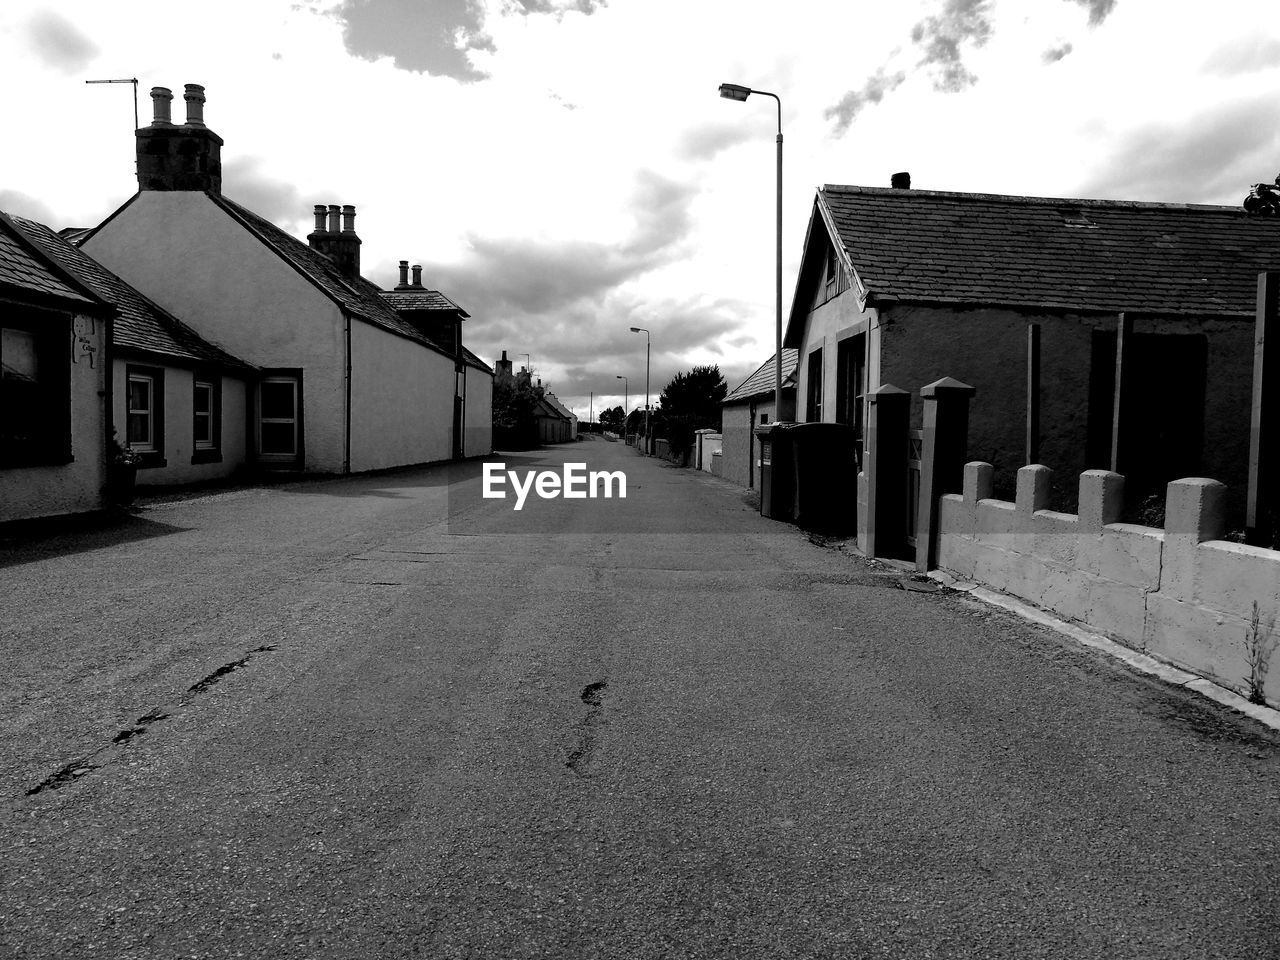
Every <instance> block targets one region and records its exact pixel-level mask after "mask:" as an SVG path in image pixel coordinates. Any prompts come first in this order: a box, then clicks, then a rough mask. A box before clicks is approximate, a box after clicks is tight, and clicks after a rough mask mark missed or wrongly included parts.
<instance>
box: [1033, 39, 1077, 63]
mask: <svg viewBox="0 0 1280 960" xmlns="http://www.w3.org/2000/svg"><path fill="white" fill-rule="evenodd" d="M1073 49H1074V47H1072V45H1071V44H1069V43H1060V44H1058V45H1057V46H1056V47H1050V48H1049V49H1048V50H1046V51H1045V52H1044V53H1042V54H1041V55H1040V59H1041V60H1042V61H1043V62H1045V63H1057V62H1058V61H1059V60H1061V59H1062V58H1063V57H1065V56H1066V55H1067V54H1069V53H1070V52H1071V51H1072V50H1073Z"/></svg>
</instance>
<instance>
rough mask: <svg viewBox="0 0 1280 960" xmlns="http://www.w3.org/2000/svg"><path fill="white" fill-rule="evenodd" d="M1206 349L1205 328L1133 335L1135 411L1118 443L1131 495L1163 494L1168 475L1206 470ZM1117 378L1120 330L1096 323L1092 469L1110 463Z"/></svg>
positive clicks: (1128, 368) (1130, 370)
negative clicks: (1198, 331) (1202, 330)
mask: <svg viewBox="0 0 1280 960" xmlns="http://www.w3.org/2000/svg"><path fill="white" fill-rule="evenodd" d="M1208 351H1209V344H1208V339H1207V338H1206V337H1205V335H1204V334H1159V333H1136V334H1134V335H1133V339H1132V343H1131V346H1130V354H1129V357H1128V358H1127V360H1126V363H1125V376H1126V377H1127V378H1128V380H1129V385H1130V387H1131V389H1132V393H1131V394H1130V398H1131V399H1130V407H1129V411H1128V417H1129V419H1128V420H1127V422H1126V425H1125V426H1126V429H1125V430H1123V431H1122V436H1123V437H1124V438H1125V443H1124V446H1123V447H1122V448H1121V449H1120V451H1119V453H1120V463H1119V469H1120V472H1121V473H1123V474H1125V500H1126V501H1127V502H1128V503H1130V504H1136V503H1138V502H1139V501H1140V500H1142V499H1144V498H1146V497H1148V496H1152V495H1153V494H1161V493H1163V490H1164V486H1165V484H1167V483H1168V482H1169V481H1171V480H1177V479H1180V478H1182V477H1194V476H1198V475H1199V474H1200V472H1201V471H1202V469H1203V468H1202V466H1201V455H1202V454H1203V452H1204V394H1205V372H1206V367H1207V360H1208ZM1115 382H1116V333H1115V331H1114V330H1095V331H1094V332H1093V345H1092V357H1091V360H1090V367H1089V424H1088V439H1087V445H1086V458H1087V463H1086V466H1087V467H1089V468H1090V469H1097V470H1109V469H1111V429H1112V411H1113V408H1114V404H1115Z"/></svg>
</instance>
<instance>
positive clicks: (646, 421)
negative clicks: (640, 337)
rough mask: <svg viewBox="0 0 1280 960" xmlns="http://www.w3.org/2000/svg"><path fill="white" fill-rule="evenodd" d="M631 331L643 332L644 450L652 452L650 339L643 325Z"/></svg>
mask: <svg viewBox="0 0 1280 960" xmlns="http://www.w3.org/2000/svg"><path fill="white" fill-rule="evenodd" d="M631 332H632V333H643V334H644V452H645V453H652V452H653V450H652V446H653V442H652V439H651V438H650V436H649V346H650V344H651V343H652V341H651V340H650V338H649V331H648V330H646V329H645V328H644V327H632V328H631Z"/></svg>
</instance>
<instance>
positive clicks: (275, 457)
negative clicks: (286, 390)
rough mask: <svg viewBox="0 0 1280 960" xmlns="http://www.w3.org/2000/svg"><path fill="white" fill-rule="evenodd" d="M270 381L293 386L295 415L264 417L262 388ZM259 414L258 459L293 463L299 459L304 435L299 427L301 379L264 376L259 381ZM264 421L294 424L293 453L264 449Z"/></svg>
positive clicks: (257, 423) (257, 428) (257, 422)
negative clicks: (271, 451)
mask: <svg viewBox="0 0 1280 960" xmlns="http://www.w3.org/2000/svg"><path fill="white" fill-rule="evenodd" d="M268 383H287V384H289V385H290V386H291V387H293V416H292V417H264V416H263V415H262V388H263V386H265V385H266V384H268ZM257 392H258V416H257V418H256V421H255V428H256V432H257V437H256V440H257V445H258V459H259V460H263V461H266V462H269V463H293V462H296V461H297V459H298V456H299V454H300V453H301V447H302V436H301V431H300V430H299V429H298V427H299V418H300V415H301V412H302V411H301V410H300V409H299V407H300V406H301V399H302V390H301V381H300V379H299V378H298V377H296V376H287V375H282V376H273V377H263V378H262V379H261V380H260V381H259V382H258V391H257ZM264 423H288V424H292V425H293V452H292V453H266V452H264V451H263V449H262V425H263V424H264Z"/></svg>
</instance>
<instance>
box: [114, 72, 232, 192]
mask: <svg viewBox="0 0 1280 960" xmlns="http://www.w3.org/2000/svg"><path fill="white" fill-rule="evenodd" d="M183 98H184V99H185V100H186V102H187V122H186V123H184V124H183V125H182V126H180V127H177V126H174V124H173V120H172V118H171V112H170V111H171V102H172V100H173V92H172V91H171V90H170V89H169V88H168V87H152V88H151V110H152V120H151V126H149V127H143V128H142V129H141V130H139V131H137V133H136V134H135V137H136V142H137V158H138V189H139V190H192V191H196V190H198V191H202V192H204V193H221V192H222V138H221V137H219V136H218V135H217V134H216V133H214V132H213V131H212V130H210V129H209V128H208V127H206V126H205V124H204V87H202V86H200V85H199V84H198V83H188V84H187V85H186V92H185V93H184V94H183Z"/></svg>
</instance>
